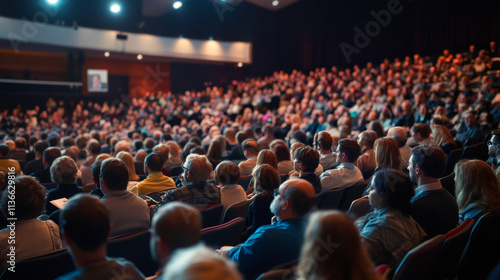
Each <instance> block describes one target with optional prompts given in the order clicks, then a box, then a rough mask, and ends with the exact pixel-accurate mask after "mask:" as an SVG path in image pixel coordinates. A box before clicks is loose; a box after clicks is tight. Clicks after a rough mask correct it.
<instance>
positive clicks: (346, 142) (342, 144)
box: [337, 138, 361, 163]
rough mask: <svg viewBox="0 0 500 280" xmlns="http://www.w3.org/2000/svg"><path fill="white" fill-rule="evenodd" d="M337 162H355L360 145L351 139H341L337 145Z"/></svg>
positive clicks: (359, 151)
mask: <svg viewBox="0 0 500 280" xmlns="http://www.w3.org/2000/svg"><path fill="white" fill-rule="evenodd" d="M337 153H338V155H337V162H338V163H344V162H351V163H353V162H355V161H356V160H357V159H358V157H359V155H360V154H361V147H360V146H359V145H358V143H356V141H355V140H352V139H347V138H345V139H342V140H340V141H339V144H338V146H337Z"/></svg>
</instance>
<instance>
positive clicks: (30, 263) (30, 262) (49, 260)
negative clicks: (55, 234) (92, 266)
mask: <svg viewBox="0 0 500 280" xmlns="http://www.w3.org/2000/svg"><path fill="white" fill-rule="evenodd" d="M73 270H75V265H74V264H73V260H72V259H71V255H70V254H69V252H68V250H67V249H64V250H59V251H55V252H52V253H48V254H45V255H41V256H38V257H33V258H29V259H25V260H21V261H18V262H16V266H15V272H12V271H10V270H8V268H7V269H6V270H5V271H4V272H3V274H2V275H1V276H0V279H6V280H9V279H40V280H45V279H46V280H52V279H55V278H57V277H59V276H61V275H64V274H66V273H68V272H71V271H73Z"/></svg>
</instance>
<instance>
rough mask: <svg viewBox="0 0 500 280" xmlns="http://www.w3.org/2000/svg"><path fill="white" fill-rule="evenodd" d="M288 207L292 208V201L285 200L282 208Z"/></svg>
mask: <svg viewBox="0 0 500 280" xmlns="http://www.w3.org/2000/svg"><path fill="white" fill-rule="evenodd" d="M288 208H290V201H288V200H285V202H284V203H283V206H281V209H282V210H286V209H288Z"/></svg>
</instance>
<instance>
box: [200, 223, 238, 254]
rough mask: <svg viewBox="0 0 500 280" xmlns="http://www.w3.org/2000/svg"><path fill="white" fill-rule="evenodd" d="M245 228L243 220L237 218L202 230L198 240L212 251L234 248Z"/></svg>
mask: <svg viewBox="0 0 500 280" xmlns="http://www.w3.org/2000/svg"><path fill="white" fill-rule="evenodd" d="M245 226H246V222H245V219H243V218H240V217H238V218H235V219H233V220H231V221H229V222H227V223H224V224H221V225H217V226H213V227H208V228H203V229H202V230H201V236H200V238H201V240H202V241H203V242H205V244H206V245H207V246H209V247H212V248H214V249H218V248H220V247H222V246H236V245H238V244H239V243H240V240H241V234H242V233H243V231H244V230H245Z"/></svg>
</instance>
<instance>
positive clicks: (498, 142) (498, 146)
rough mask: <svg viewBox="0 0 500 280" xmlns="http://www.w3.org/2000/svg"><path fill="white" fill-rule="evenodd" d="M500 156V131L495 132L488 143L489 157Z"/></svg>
mask: <svg viewBox="0 0 500 280" xmlns="http://www.w3.org/2000/svg"><path fill="white" fill-rule="evenodd" d="M499 154H500V129H498V130H495V131H494V132H493V135H491V138H490V140H489V141H488V155H489V156H492V157H497V156H498V155H499Z"/></svg>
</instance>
